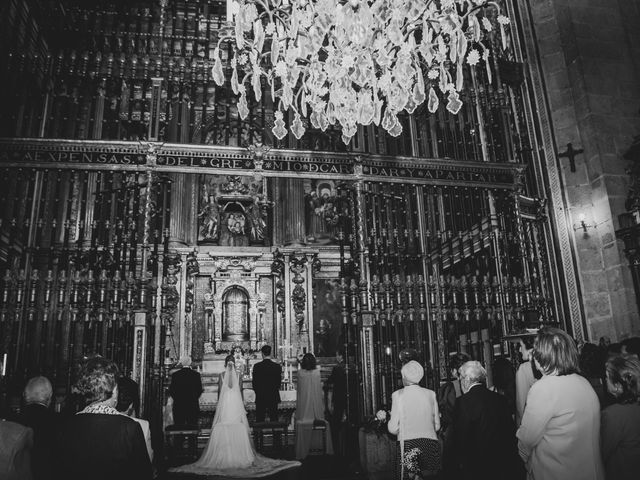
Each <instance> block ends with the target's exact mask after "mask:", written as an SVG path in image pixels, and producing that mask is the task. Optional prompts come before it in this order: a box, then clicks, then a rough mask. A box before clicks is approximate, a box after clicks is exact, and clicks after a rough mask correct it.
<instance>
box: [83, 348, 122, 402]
mask: <svg viewBox="0 0 640 480" xmlns="http://www.w3.org/2000/svg"><path fill="white" fill-rule="evenodd" d="M117 379H118V367H117V366H116V364H115V363H113V362H112V361H111V360H107V359H106V358H103V357H93V358H89V359H88V360H86V361H85V363H84V364H83V365H82V366H81V367H80V373H79V376H78V380H77V382H76V389H77V391H78V392H79V393H80V394H81V395H82V396H83V397H84V399H85V400H86V402H87V403H95V402H102V401H104V400H107V399H109V398H111V396H112V395H113V390H114V389H115V388H116V385H117V384H118V383H117Z"/></svg>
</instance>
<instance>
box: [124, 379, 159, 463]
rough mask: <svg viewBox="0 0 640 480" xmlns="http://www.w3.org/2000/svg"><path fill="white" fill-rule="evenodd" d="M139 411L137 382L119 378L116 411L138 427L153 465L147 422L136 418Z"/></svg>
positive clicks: (149, 431)
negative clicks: (131, 420)
mask: <svg viewBox="0 0 640 480" xmlns="http://www.w3.org/2000/svg"><path fill="white" fill-rule="evenodd" d="M139 409H140V392H139V390H138V384H137V382H135V381H134V380H132V379H130V378H128V377H119V378H118V404H117V405H116V410H118V411H119V412H120V413H123V414H124V415H126V416H128V417H129V418H131V419H133V420H134V421H135V422H136V423H137V424H138V425H140V428H141V429H142V434H143V435H144V441H145V443H146V444H147V453H148V454H149V460H150V461H151V463H153V447H152V446H151V430H150V428H149V422H148V421H147V420H143V419H142V418H138V411H139Z"/></svg>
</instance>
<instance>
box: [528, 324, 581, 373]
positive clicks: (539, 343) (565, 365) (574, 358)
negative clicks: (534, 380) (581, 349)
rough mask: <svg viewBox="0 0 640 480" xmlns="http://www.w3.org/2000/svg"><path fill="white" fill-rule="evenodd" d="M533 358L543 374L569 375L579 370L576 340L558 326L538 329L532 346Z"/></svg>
mask: <svg viewBox="0 0 640 480" xmlns="http://www.w3.org/2000/svg"><path fill="white" fill-rule="evenodd" d="M533 358H534V359H535V360H537V362H538V364H539V365H540V369H541V370H542V373H544V374H545V375H570V374H572V373H577V372H579V371H580V367H579V366H578V365H579V363H578V348H577V347H576V342H574V341H573V338H571V337H570V336H569V335H568V334H567V332H565V331H564V330H560V329H559V328H553V327H544V328H541V329H540V331H539V332H538V336H537V337H536V341H535V344H534V346H533Z"/></svg>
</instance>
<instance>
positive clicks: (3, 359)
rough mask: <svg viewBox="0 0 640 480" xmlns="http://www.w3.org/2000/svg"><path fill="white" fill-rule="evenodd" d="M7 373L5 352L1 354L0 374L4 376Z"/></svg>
mask: <svg viewBox="0 0 640 480" xmlns="http://www.w3.org/2000/svg"><path fill="white" fill-rule="evenodd" d="M6 374H7V354H6V353H5V354H4V355H3V356H2V376H3V377H4V376H5V375H6Z"/></svg>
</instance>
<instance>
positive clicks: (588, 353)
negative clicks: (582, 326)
mask: <svg viewBox="0 0 640 480" xmlns="http://www.w3.org/2000/svg"><path fill="white" fill-rule="evenodd" d="M605 361H606V360H605V358H604V356H603V355H602V350H600V348H598V346H597V345H595V344H593V343H585V344H584V345H583V346H582V350H580V373H581V374H582V376H583V377H584V378H586V379H587V380H588V381H589V383H590V384H591V386H592V387H593V390H594V392H596V395H597V396H598V400H599V401H600V408H604V407H606V406H607V405H608V402H607V399H606V393H607V392H606V391H605V387H604V382H603V378H604V376H605V373H604V364H605Z"/></svg>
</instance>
